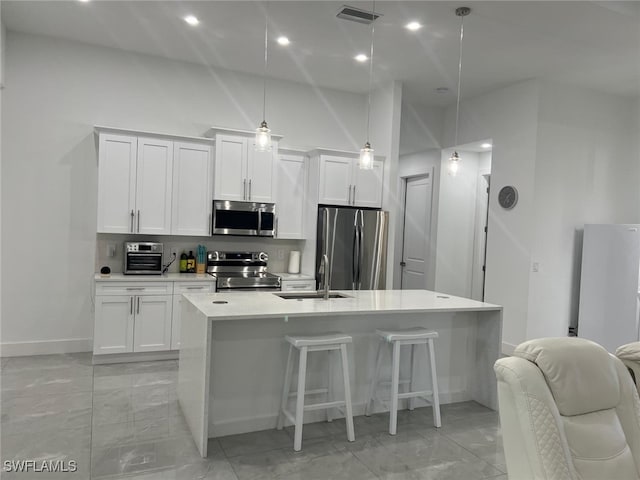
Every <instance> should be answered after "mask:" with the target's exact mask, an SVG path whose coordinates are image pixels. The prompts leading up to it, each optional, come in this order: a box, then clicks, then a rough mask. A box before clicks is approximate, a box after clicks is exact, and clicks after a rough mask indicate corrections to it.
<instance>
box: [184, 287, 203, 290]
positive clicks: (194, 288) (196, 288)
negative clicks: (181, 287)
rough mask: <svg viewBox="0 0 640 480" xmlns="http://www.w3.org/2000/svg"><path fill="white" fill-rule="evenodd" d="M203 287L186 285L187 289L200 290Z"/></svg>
mask: <svg viewBox="0 0 640 480" xmlns="http://www.w3.org/2000/svg"><path fill="white" fill-rule="evenodd" d="M203 288H204V287H187V290H202V289H203Z"/></svg>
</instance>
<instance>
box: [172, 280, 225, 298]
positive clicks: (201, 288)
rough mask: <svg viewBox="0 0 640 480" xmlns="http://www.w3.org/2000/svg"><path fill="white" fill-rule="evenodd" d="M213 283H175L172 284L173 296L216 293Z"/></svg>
mask: <svg viewBox="0 0 640 480" xmlns="http://www.w3.org/2000/svg"><path fill="white" fill-rule="evenodd" d="M215 286H216V284H215V282H213V281H211V282H207V281H203V282H175V283H174V284H173V294H174V295H182V294H183V293H213V292H215V291H216V289H215Z"/></svg>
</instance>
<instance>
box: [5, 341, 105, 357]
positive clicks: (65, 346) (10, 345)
mask: <svg viewBox="0 0 640 480" xmlns="http://www.w3.org/2000/svg"><path fill="white" fill-rule="evenodd" d="M92 350H93V339H91V338H65V339H59V340H42V341H38V342H4V343H0V357H22V356H25V355H52V354H57V353H79V352H90V351H92Z"/></svg>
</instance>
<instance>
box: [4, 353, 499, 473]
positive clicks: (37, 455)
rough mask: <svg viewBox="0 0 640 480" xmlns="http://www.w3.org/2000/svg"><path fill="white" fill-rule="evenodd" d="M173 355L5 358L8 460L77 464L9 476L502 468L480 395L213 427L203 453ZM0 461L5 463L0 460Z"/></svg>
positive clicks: (492, 417)
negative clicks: (243, 428) (350, 437)
mask: <svg viewBox="0 0 640 480" xmlns="http://www.w3.org/2000/svg"><path fill="white" fill-rule="evenodd" d="M176 382H177V362H176V361H162V362H146V363H132V364H117V365H108V366H95V367H94V366H92V365H91V356H90V355H89V354H73V355H51V356H40V357H19V358H9V359H2V363H1V379H0V386H1V402H0V416H1V423H0V432H1V433H0V457H1V458H0V460H2V464H3V462H4V461H5V460H12V459H13V460H18V459H35V460H44V459H47V460H58V459H59V460H67V461H68V460H75V461H76V462H77V464H78V471H77V472H76V473H69V474H61V473H51V474H48V475H47V474H24V473H23V474H18V473H4V472H2V473H0V476H1V477H2V479H3V480H4V479H7V480H9V479H13V478H16V479H22V480H26V479H29V478H36V479H39V480H45V479H47V478H55V479H63V478H69V479H76V480H79V479H125V478H126V479H130V480H168V479H180V480H190V479H208V480H249V479H260V480H262V479H276V478H277V479H304V480H314V479H317V480H324V479H342V478H344V479H349V480H359V479H376V478H384V479H438V480H444V479H464V480H474V479H484V478H491V479H494V480H506V478H507V476H506V474H505V473H504V472H506V469H505V466H504V454H503V450H502V442H501V436H500V428H499V424H498V416H497V414H496V412H493V411H491V410H489V409H487V408H485V407H483V406H481V405H478V404H477V403H474V402H465V403H457V404H451V405H443V407H442V423H443V427H442V428H441V429H439V430H436V429H435V428H433V426H432V423H431V422H432V417H431V409H430V408H418V409H416V410H414V411H413V412H409V411H403V412H401V413H400V415H399V427H398V432H399V433H398V435H396V436H394V437H392V436H390V435H388V433H387V428H388V427H387V425H388V416H387V415H382V414H381V415H373V416H371V417H357V418H355V427H356V441H355V442H353V443H349V442H347V441H346V435H345V428H344V421H341V420H335V421H334V422H332V423H315V424H310V425H307V426H305V429H304V443H303V450H302V452H299V453H295V452H294V451H293V440H292V435H293V431H292V429H291V428H286V429H285V430H284V431H277V430H268V431H263V432H257V433H250V434H244V435H234V436H230V437H223V438H220V439H212V440H210V444H209V452H210V454H209V458H207V459H202V458H200V456H199V454H198V452H197V450H196V447H195V445H194V443H193V441H192V439H191V437H190V434H189V431H188V429H187V426H186V424H185V421H184V418H183V417H182V414H181V412H180V408H179V406H178V403H177V396H176ZM0 466H1V464H0Z"/></svg>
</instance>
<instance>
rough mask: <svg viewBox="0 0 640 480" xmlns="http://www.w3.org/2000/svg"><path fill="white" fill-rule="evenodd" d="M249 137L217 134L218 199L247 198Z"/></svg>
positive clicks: (216, 197)
mask: <svg viewBox="0 0 640 480" xmlns="http://www.w3.org/2000/svg"><path fill="white" fill-rule="evenodd" d="M247 144H248V142H247V139H246V138H243V137H238V136H235V135H216V171H215V189H214V198H215V199H216V200H238V201H243V200H245V197H246V194H247Z"/></svg>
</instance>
